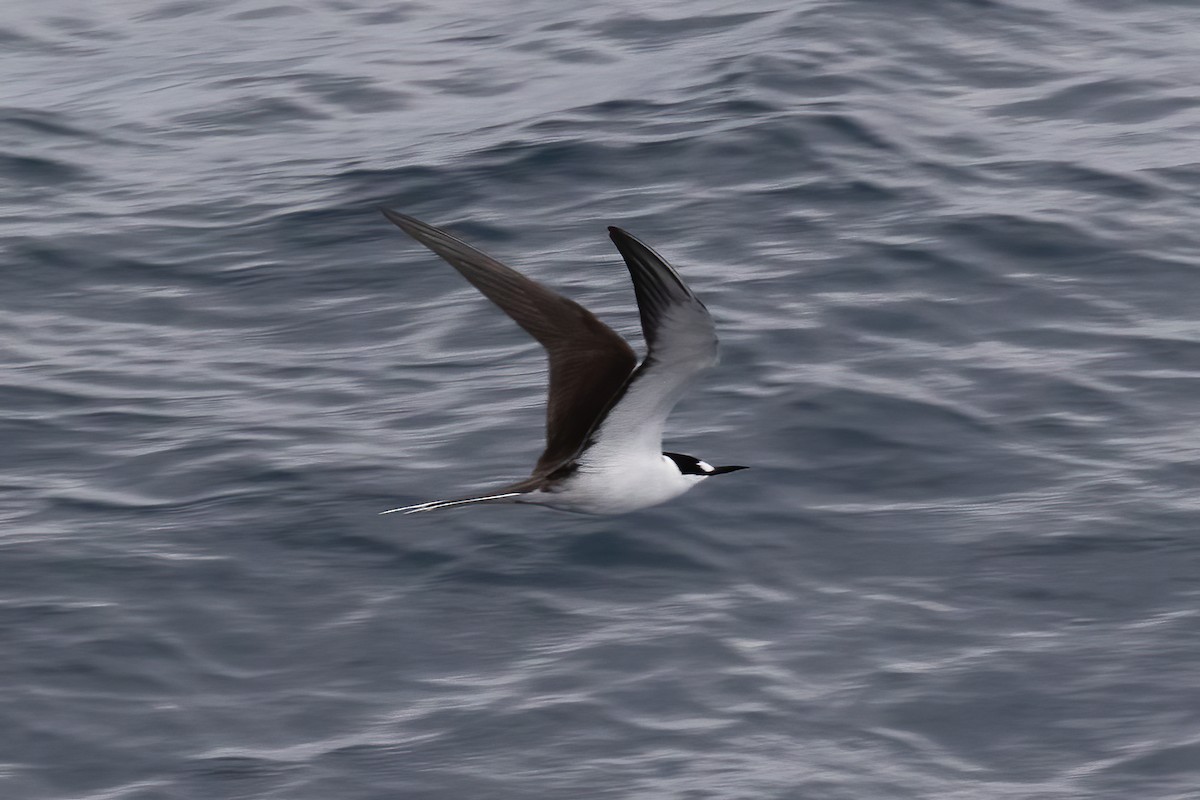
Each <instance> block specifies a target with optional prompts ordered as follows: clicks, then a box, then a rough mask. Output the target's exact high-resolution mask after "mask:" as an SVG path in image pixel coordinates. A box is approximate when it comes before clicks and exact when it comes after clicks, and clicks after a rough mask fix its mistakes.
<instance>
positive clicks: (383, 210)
mask: <svg viewBox="0 0 1200 800" xmlns="http://www.w3.org/2000/svg"><path fill="white" fill-rule="evenodd" d="M379 213H380V214H383V216H384V219H386V220H387V221H388V222H391V223H392V224H394V225H400V226H403V223H405V222H407V221H408V219H409V218H408V217H407V216H406V215H404V214H401V213H400V212H399V211H393V210H392V209H390V208H387V207H385V206H380V207H379Z"/></svg>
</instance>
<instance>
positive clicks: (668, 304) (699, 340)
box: [580, 228, 717, 467]
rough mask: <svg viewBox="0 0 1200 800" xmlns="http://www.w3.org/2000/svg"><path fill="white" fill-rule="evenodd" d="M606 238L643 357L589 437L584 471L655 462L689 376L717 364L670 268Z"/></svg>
mask: <svg viewBox="0 0 1200 800" xmlns="http://www.w3.org/2000/svg"><path fill="white" fill-rule="evenodd" d="M608 233H609V236H610V237H611V238H612V240H613V243H614V244H616V246H617V249H618V250H620V251H621V256H622V257H623V258H624V259H625V265H626V266H627V267H628V268H629V274H630V276H631V277H632V278H633V288H634V292H635V294H636V295H637V302H638V310H639V312H640V313H641V317H642V332H643V334H644V335H645V337H646V344H647V347H648V348H649V352H648V353H647V355H646V359H645V361H643V362H642V365H641V366H640V367H638V369H637V371H636V372H634V373H633V375H631V376H630V378H629V381H628V382H627V383H626V384H625V386H624V388H623V389H622V392H621V394H620V395H618V396H617V399H616V400H615V402H614V403H613V405H612V406H611V407H610V408H609V411H608V413H607V415H605V416H604V417H603V418H602V419H601V420H600V421H599V422H598V423H597V425H596V427H595V428H594V429H593V431H592V432H591V433H590V434H589V436H588V440H589V442H588V444H587V445H586V446H587V449H586V450H585V451H584V453H583V455H582V456H581V457H580V462H581V466H583V467H587V465H588V464H589V463H619V462H620V461H623V460H625V459H626V458H627V457H629V456H634V455H636V456H640V457H647V456H649V457H654V458H657V457H659V456H661V454H662V434H663V426H664V425H665V424H666V420H667V415H669V414H670V413H671V409H672V408H674V407H675V404H676V403H677V402H679V399H680V398H681V397H682V396H683V394H684V392H686V391H687V388H688V386H689V385H690V384H691V383H692V382H693V380H694V379H695V377H696V376H697V375H698V374H699V373H700V372H702V371H704V370H705V369H707V368H708V367H711V366H712V365H713V364H715V363H716V362H717V334H716V328H715V327H714V325H713V321H712V317H711V316H709V313H708V309H706V308H705V307H704V304H703V303H701V302H700V300H699V299H697V297H696V295H694V294H692V291H691V289H689V288H688V287H687V285H686V284H684V282H683V280H682V279H681V278H680V277H679V274H678V273H677V272H675V270H674V268H672V267H671V265H670V264H668V263H667V262H666V260H665V259H663V258H662V256H660V255H658V253H656V252H654V251H653V250H652V249H650V247H648V246H647V245H645V244H644V243H642V242H641V241H639V240H638V239H637V238H635V237H634V236H632V235H631V234H629V233H627V232H626V231H623V230H621V229H620V228H609V229H608Z"/></svg>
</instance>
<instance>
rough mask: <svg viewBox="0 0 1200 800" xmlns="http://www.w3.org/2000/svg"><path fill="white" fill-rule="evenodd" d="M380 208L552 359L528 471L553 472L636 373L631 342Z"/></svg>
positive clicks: (492, 262)
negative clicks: (536, 451) (537, 451)
mask: <svg viewBox="0 0 1200 800" xmlns="http://www.w3.org/2000/svg"><path fill="white" fill-rule="evenodd" d="M381 210H382V211H383V215H384V216H385V217H387V218H388V219H389V220H391V221H392V222H393V223H395V224H396V225H397V226H398V227H399V228H400V229H401V230H403V231H404V232H405V233H407V234H408V235H409V236H411V237H413V238H414V239H416V240H417V241H418V242H420V243H421V244H423V245H425V246H426V247H428V248H429V249H430V250H432V251H433V252H434V253H437V254H438V255H439V256H441V257H442V258H443V259H445V260H446V262H447V263H449V264H450V266H452V267H454V268H455V269H456V270H458V271H459V272H461V273H462V275H463V277H464V278H466V279H467V280H468V281H470V282H471V284H472V285H473V286H475V288H476V289H478V290H479V291H481V292H483V294H484V295H485V296H486V297H487V298H488V299H489V300H491V301H492V302H493V303H495V304H496V305H498V306H500V308H501V309H502V310H503V311H504V313H506V314H508V315H509V316H510V317H512V318H513V320H514V321H515V322H516V323H517V324H518V325H520V326H521V327H522V328H524V329H525V330H526V331H527V332H528V333H529V335H530V336H532V337H533V338H535V339H537V340H538V341H539V342H541V344H542V346H543V347H545V348H546V353H547V354H548V355H549V361H550V390H549V399H548V401H547V403H546V449H545V451H543V453H542V455H541V458H539V459H538V462H537V466H536V467H534V470H533V474H534V476H535V477H536V476H541V475H545V474H547V473H549V472H552V471H553V470H554V469H555V468H556V467H558V466H559V465H560V464H562V463H563V462H565V461H566V460H567V459H570V458H571V457H573V456H574V455H575V454H576V452H577V451H578V450H579V449H580V448H581V447H582V446H583V441H584V437H585V436H587V433H588V431H589V430H590V429H591V427H592V423H593V422H595V421H596V419H597V418H598V417H599V416H600V414H601V413H603V411H604V409H605V408H607V406H608V404H609V401H610V400H612V398H613V397H614V396H615V395H616V394H617V392H618V391H619V390H620V388H621V386H622V385H623V384H624V383H625V381H626V379H628V378H629V375H630V373H632V372H633V369H634V367H635V366H636V365H637V357H636V356H635V355H634V353H633V349H632V348H631V347H630V346H629V344H628V343H627V342H626V341H625V340H624V339H622V338H621V337H620V336H619V335H617V333H616V332H614V331H613V330H612V329H611V328H609V327H608V326H607V325H605V324H604V323H603V322H601V321H600V320H598V319H596V317H595V315H594V314H592V312H590V311H588V310H587V309H586V308H584V307H583V306H581V305H579V304H578V303H576V302H574V301H572V300H568V299H567V298H565V297H563V296H562V295H560V294H558V293H557V292H554V291H552V290H550V289H548V288H546V287H545V286H542V285H541V284H540V283H537V282H536V281H533V280H530V279H529V278H526V277H525V276H524V275H522V274H521V273H519V272H517V271H516V270H514V269H511V268H509V267H506V266H504V265H503V264H501V263H500V262H499V261H497V260H496V259H494V258H492V257H491V256H488V255H486V254H485V253H481V252H480V251H479V250H476V249H475V248H474V247H471V246H470V245H469V244H467V243H465V242H463V241H462V240H460V239H457V238H455V237H454V236H451V235H450V234H448V233H446V232H445V231H444V230H441V229H440V228H435V227H434V226H432V225H427V224H426V223H424V222H421V221H420V220H418V219H414V218H412V217H410V216H407V215H405V214H398V213H396V212H395V211H389V210H388V209H381Z"/></svg>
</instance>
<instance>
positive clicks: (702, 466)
mask: <svg viewBox="0 0 1200 800" xmlns="http://www.w3.org/2000/svg"><path fill="white" fill-rule="evenodd" d="M383 215H384V216H385V217H387V218H388V219H389V220H391V221H392V222H394V223H395V224H396V225H397V226H399V228H400V229H401V230H403V231H404V232H405V233H407V234H408V235H409V236H411V237H413V238H414V239H416V240H417V241H418V242H420V243H421V244H423V245H425V246H426V247H428V248H429V249H430V250H432V251H433V252H434V253H436V254H437V255H439V256H441V257H442V258H443V259H444V260H445V261H446V262H447V263H449V264H450V266H452V267H454V268H455V269H456V270H458V271H459V272H460V273H462V276H463V277H464V278H466V279H467V280H468V281H470V282H471V284H472V285H473V286H475V288H476V289H478V290H479V291H481V292H483V294H484V295H485V296H486V297H487V298H488V299H489V300H491V301H492V302H493V303H495V304H496V305H498V306H500V308H501V309H502V310H503V311H504V312H505V313H506V314H508V316H510V317H512V319H513V321H515V322H516V323H517V324H518V325H520V326H521V327H522V328H524V329H525V331H526V332H527V333H529V335H530V336H532V337H533V338H535V339H537V340H538V341H539V342H540V343H541V344H542V346H543V347H545V348H546V353H547V354H548V356H549V361H550V387H549V397H548V399H547V402H546V449H545V450H544V451H543V452H542V455H541V457H540V458H539V459H538V461H537V464H536V465H535V466H534V468H533V474H532V475H530V476H529V477H528V478H526V479H525V480H523V481H520V482H518V483H514V484H510V485H508V486H503V487H500V488H497V489H493V490H491V491H489V492H486V493H484V494H481V495H478V496H473V497H462V498H458V499H455V500H434V501H432V502H429V503H420V504H417V505H413V506H405V507H403V508H393V509H391V510H389V511H384V512H383V513H384V514H391V513H394V512H402V513H405V514H416V513H419V512H423V511H434V510H436V509H440V508H451V507H453V506H462V505H469V504H474V503H532V504H535V505H543V506H550V507H551V508H557V509H561V510H564V511H576V512H581V513H585V514H624V513H626V512H629V511H636V510H638V509H641V508H646V507H648V506H653V505H657V504H659V503H663V502H666V501H667V500H670V499H672V498H674V497H678V496H679V495H681V494H683V493H684V492H686V491H687V490H688V489H691V488H692V487H693V486H695V485H696V484H698V483H700V482H701V481H703V480H705V479H706V478H711V477H712V476H714V475H724V474H726V473H729V472H735V471H736V470H739V469H746V467H741V466H727V467H714V466H712V465H711V464H709V463H708V462H706V461H701V460H700V459H698V458H695V457H694V456H687V455H682V454H680V453H664V452H663V451H662V435H663V425H664V424H665V422H666V419H667V415H668V414H670V413H671V409H672V408H674V407H675V404H676V403H677V402H678V401H679V399H680V398H681V397H682V396H683V395H684V393H685V392H686V391H687V389H688V387H689V386H690V385H691V384H692V382H693V381H694V379H695V378H696V376H697V375H698V374H699V373H700V372H701V371H703V370H705V369H707V368H708V367H711V366H712V365H713V364H715V363H716V362H717V336H716V332H715V330H714V327H713V321H712V317H710V316H709V314H708V309H706V308H705V307H704V304H703V303H701V302H700V301H699V300H698V299H697V298H696V296H695V295H694V294H692V292H691V290H690V289H688V287H687V286H686V285H685V284H684V282H683V281H682V280H681V279H680V277H679V274H678V273H677V272H675V270H674V269H673V268H672V267H671V265H670V264H668V263H667V262H666V261H665V260H664V259H663V258H662V257H661V256H660V255H658V253H656V252H654V251H653V250H651V249H650V248H649V247H647V246H646V245H645V244H643V243H642V242H641V241H640V240H638V239H637V238H636V237H634V236H632V235H630V234H629V233H626V232H625V231H623V230H621V229H620V228H613V227H610V228H609V229H608V235H609V236H610V237H611V238H612V240H613V243H614V244H615V245H616V246H617V250H619V251H620V253H621V256H622V258H624V259H625V265H626V266H627V267H628V268H629V274H630V276H631V277H632V278H633V290H634V293H635V295H636V296H637V304H638V311H639V312H640V314H641V318H642V333H643V334H644V336H645V339H646V347H647V353H646V358H645V359H644V360H643V361H642V363H641V365H640V366H639V365H638V363H637V357H636V356H635V355H634V352H633V349H632V348H631V347H630V346H629V344H628V343H627V342H626V341H625V340H624V339H622V338H621V337H620V336H619V335H617V333H616V332H614V331H613V330H612V329H611V328H609V327H608V326H607V325H605V324H604V323H603V322H601V321H600V320H599V319H597V318H596V316H595V315H594V314H592V313H591V312H590V311H588V310H587V309H586V308H584V307H583V306H581V305H579V304H578V303H576V302H574V301H573V300H568V299H567V298H565V297H563V296H562V295H560V294H558V293H557V292H554V291H552V290H550V289H548V288H546V287H545V286H543V285H541V284H540V283H537V282H536V281H533V280H530V279H529V278H527V277H525V276H524V275H522V274H521V273H519V272H517V271H516V270H514V269H512V268H510V267H506V266H505V265H503V264H501V263H500V262H499V261H497V260H496V259H494V258H492V257H491V256H488V255H486V254H484V253H482V252H480V251H479V250H476V249H475V248H474V247H471V246H470V245H469V244H467V243H465V242H463V241H462V240H461V239H458V238H456V237H454V236H451V235H450V234H449V233H447V232H446V231H444V230H442V229H440V228H436V227H434V226H433V225H429V224H427V223H424V222H421V221H420V220H418V219H414V218H413V217H410V216H407V215H405V214H398V213H396V212H395V211H390V210H387V209H383Z"/></svg>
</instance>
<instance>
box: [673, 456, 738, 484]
mask: <svg viewBox="0 0 1200 800" xmlns="http://www.w3.org/2000/svg"><path fill="white" fill-rule="evenodd" d="M663 457H664V458H667V459H670V460H671V462H672V463H674V464H675V467H676V469H678V470H679V474H681V475H686V476H688V477H690V478H694V479H695V480H697V481H699V480H701V479H703V478H711V477H712V476H713V475H724V474H725V473H727V472H737V471H738V470H739V469H749V467H735V466H729V467H714V466H713V465H712V464H709V463H708V462H707V461H701V460H700V459H698V458H696V457H695V456H685V455H684V454H683V453H663Z"/></svg>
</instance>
